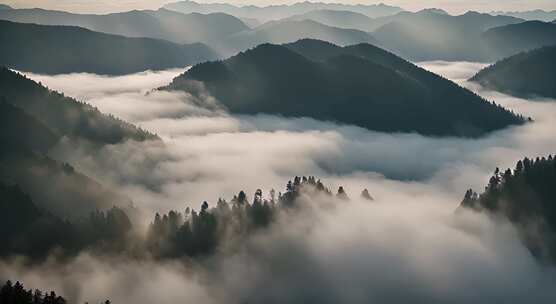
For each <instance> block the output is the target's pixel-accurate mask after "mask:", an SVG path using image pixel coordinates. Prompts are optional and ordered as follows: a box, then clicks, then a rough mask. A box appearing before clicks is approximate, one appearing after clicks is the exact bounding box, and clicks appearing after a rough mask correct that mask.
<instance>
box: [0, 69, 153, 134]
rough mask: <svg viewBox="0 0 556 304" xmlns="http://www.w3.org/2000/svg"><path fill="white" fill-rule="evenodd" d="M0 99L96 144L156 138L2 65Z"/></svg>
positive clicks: (55, 128) (54, 128)
mask: <svg viewBox="0 0 556 304" xmlns="http://www.w3.org/2000/svg"><path fill="white" fill-rule="evenodd" d="M0 98H2V99H3V100H4V102H8V103H11V104H13V105H14V106H16V107H18V108H19V109H21V110H23V111H25V112H26V113H27V114H29V115H30V116H33V117H34V118H35V119H36V120H38V121H40V122H42V123H43V124H44V125H46V126H47V127H48V128H49V129H50V130H52V131H53V132H55V134H58V135H65V136H70V137H77V138H83V139H87V140H89V141H92V142H95V143H99V144H114V143H118V142H122V141H125V140H127V139H133V140H139V141H142V140H148V139H156V138H157V137H156V136H155V135H153V134H150V133H148V132H146V131H143V130H141V129H138V128H136V127H135V126H133V125H131V124H129V123H126V122H124V121H122V120H119V119H117V118H115V117H113V116H111V115H104V114H102V113H101V112H100V111H98V110H97V109H96V108H94V107H92V106H90V105H88V104H85V103H81V102H78V101H76V100H74V99H72V98H69V97H65V96H64V95H63V94H60V93H58V92H55V91H51V90H49V89H47V88H45V87H43V86H42V85H40V84H38V83H36V82H34V81H32V80H30V79H28V78H27V77H25V76H23V75H21V74H19V73H16V72H13V71H11V70H9V69H7V68H4V67H0Z"/></svg>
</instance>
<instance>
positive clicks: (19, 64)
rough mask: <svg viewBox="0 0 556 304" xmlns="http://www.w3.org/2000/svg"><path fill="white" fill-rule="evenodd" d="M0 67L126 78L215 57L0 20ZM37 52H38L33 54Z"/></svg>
mask: <svg viewBox="0 0 556 304" xmlns="http://www.w3.org/2000/svg"><path fill="white" fill-rule="evenodd" d="M0 44H1V45H2V48H0V65H5V66H8V67H11V68H14V69H17V70H20V71H29V72H35V73H43V74H61V73H74V72H88V73H96V74H129V73H135V72H139V71H144V70H162V69H168V68H176V67H185V66H188V65H192V64H195V63H199V62H202V61H206V60H214V59H216V58H217V57H218V55H217V54H216V53H215V52H214V51H212V50H211V49H210V48H209V47H207V46H206V45H203V44H200V43H196V44H187V45H179V44H175V43H172V42H168V41H164V40H158V39H151V38H127V37H123V36H116V35H109V34H103V33H98V32H93V31H90V30H87V29H83V28H79V27H73V26H49V25H36V24H25V23H14V22H10V21H3V20H0ZM37 50H40V51H37Z"/></svg>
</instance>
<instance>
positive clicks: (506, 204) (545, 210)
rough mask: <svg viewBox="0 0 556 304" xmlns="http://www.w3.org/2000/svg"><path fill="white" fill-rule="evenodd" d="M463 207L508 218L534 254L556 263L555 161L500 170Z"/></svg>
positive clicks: (531, 161)
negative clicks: (481, 191) (482, 190)
mask: <svg viewBox="0 0 556 304" xmlns="http://www.w3.org/2000/svg"><path fill="white" fill-rule="evenodd" d="M461 205H462V206H463V207H466V208H472V209H475V210H487V211H489V212H493V213H496V214H501V215H504V216H505V217H507V218H508V219H509V220H510V221H511V222H513V223H515V224H516V225H517V227H518V228H519V230H520V232H521V233H522V236H523V238H524V241H525V243H526V244H527V246H528V247H529V248H530V249H531V251H532V253H533V254H534V255H535V256H537V257H540V258H543V259H549V260H552V261H556V159H554V157H553V156H552V155H551V156H548V157H547V158H546V157H542V158H535V159H529V158H525V159H523V160H520V161H519V162H518V163H517V165H516V167H515V169H513V170H511V169H507V170H505V171H504V172H502V171H500V170H499V169H498V168H497V169H496V170H495V172H494V175H493V176H492V177H491V178H490V181H489V183H488V185H487V186H486V187H485V191H484V192H483V193H482V194H480V195H479V194H477V193H476V192H474V191H473V190H471V189H470V190H468V191H467V192H466V194H465V197H464V199H463V201H462V203H461Z"/></svg>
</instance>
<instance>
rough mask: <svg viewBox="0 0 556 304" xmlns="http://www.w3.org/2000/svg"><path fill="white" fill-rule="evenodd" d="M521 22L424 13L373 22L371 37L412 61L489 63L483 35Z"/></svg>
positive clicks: (476, 15)
mask: <svg viewBox="0 0 556 304" xmlns="http://www.w3.org/2000/svg"><path fill="white" fill-rule="evenodd" d="M522 21H523V20H522V19H517V18H514V17H507V16H491V15H488V14H480V13H476V12H467V13H465V14H463V15H459V16H451V15H448V14H446V13H437V12H436V11H430V10H425V11H421V12H418V13H408V12H402V13H399V14H396V15H394V16H389V17H384V18H378V19H375V20H374V23H375V26H379V27H378V28H377V29H376V30H375V31H374V32H372V33H371V34H372V35H373V36H374V37H375V38H376V39H377V40H379V41H380V42H381V45H383V46H384V47H385V48H387V49H388V50H390V51H392V52H394V53H396V54H398V55H400V56H402V57H404V58H407V59H410V60H413V61H423V60H456V61H457V60H468V61H489V60H491V57H492V56H491V55H490V54H489V53H488V52H487V49H485V48H484V47H483V41H482V34H483V32H484V31H485V30H488V29H489V28H492V27H496V26H502V25H507V24H513V23H519V22H522ZM382 24H383V25H382Z"/></svg>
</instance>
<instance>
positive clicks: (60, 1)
mask: <svg viewBox="0 0 556 304" xmlns="http://www.w3.org/2000/svg"><path fill="white" fill-rule="evenodd" d="M176 1H178V0H0V3H5V4H8V5H10V6H12V7H15V8H31V7H40V8H45V9H56V10H66V11H72V12H78V13H107V12H118V11H127V10H132V9H157V8H159V7H161V6H162V5H164V4H165V3H169V2H176ZM321 1H322V2H341V3H351V4H355V3H363V4H374V3H381V2H384V3H386V4H390V5H396V6H400V7H402V8H404V9H406V10H410V11H415V10H420V9H423V8H430V7H437V8H442V9H444V10H446V11H448V12H450V13H452V14H459V13H463V12H466V11H468V10H475V11H482V12H490V11H493V10H504V11H508V10H511V11H514V10H517V11H522V10H531V9H545V10H556V0H383V1H380V0H376V1H375V0H359V1H358V0H321ZM197 2H205V3H208V2H228V3H232V4H236V5H245V4H255V5H261V6H264V5H270V4H284V3H287V4H291V3H295V2H297V1H295V0H282V1H270V0H228V1H219V0H212V1H211V0H197Z"/></svg>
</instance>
